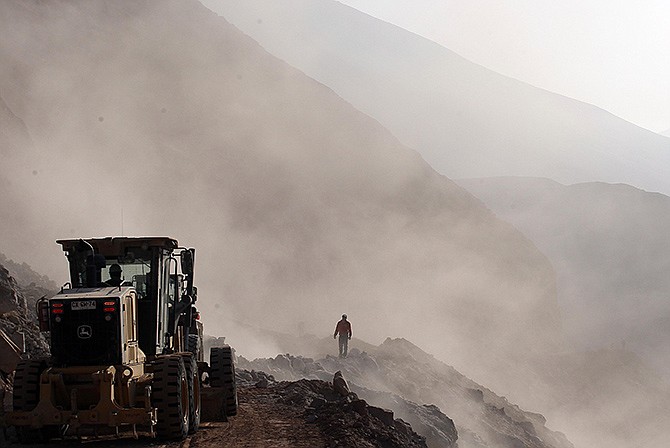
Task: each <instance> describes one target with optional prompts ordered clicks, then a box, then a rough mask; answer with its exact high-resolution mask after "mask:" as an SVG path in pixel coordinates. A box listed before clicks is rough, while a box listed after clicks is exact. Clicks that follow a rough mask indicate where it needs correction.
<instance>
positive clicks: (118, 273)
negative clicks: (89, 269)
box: [105, 263, 123, 286]
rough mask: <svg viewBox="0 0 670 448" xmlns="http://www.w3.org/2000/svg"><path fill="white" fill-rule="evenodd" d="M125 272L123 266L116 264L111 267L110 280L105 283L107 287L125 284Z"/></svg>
mask: <svg viewBox="0 0 670 448" xmlns="http://www.w3.org/2000/svg"><path fill="white" fill-rule="evenodd" d="M122 277H123V270H122V269H121V266H119V265H118V264H116V263H114V264H113V265H111V266H110V267H109V279H108V280H107V281H106V282H105V285H106V286H119V285H120V284H121V283H123V278H122Z"/></svg>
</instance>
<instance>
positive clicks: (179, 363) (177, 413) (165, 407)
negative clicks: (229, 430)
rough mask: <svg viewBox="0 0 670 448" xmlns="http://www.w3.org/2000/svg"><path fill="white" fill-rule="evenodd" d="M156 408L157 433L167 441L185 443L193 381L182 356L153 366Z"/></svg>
mask: <svg viewBox="0 0 670 448" xmlns="http://www.w3.org/2000/svg"><path fill="white" fill-rule="evenodd" d="M153 375H154V380H153V385H152V387H151V401H152V405H153V406H154V407H155V408H156V409H157V412H158V421H157V423H156V433H157V434H158V437H160V438H161V439H164V440H183V439H185V438H186V436H187V435H188V429H189V407H190V403H191V402H192V401H193V400H192V397H191V396H190V394H191V392H192V388H190V387H189V377H188V376H187V375H186V367H185V366H184V361H183V359H182V358H181V356H179V355H171V356H165V357H161V358H157V359H156V360H155V361H154V363H153Z"/></svg>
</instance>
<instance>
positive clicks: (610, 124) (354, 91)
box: [205, 0, 670, 194]
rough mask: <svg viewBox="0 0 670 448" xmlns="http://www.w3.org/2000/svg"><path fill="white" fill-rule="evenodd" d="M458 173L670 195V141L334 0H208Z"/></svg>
mask: <svg viewBox="0 0 670 448" xmlns="http://www.w3.org/2000/svg"><path fill="white" fill-rule="evenodd" d="M205 3H206V4H208V5H209V6H210V7H211V8H212V9H214V10H216V11H219V12H220V13H221V14H222V15H223V16H224V17H226V19H227V20H229V21H230V22H231V23H233V24H234V25H236V26H238V27H239V28H240V29H241V30H242V31H244V32H245V33H247V34H248V35H250V36H252V37H253V38H254V39H256V40H257V41H258V42H260V43H261V44H262V45H263V46H264V47H265V48H267V49H268V51H270V52H271V53H272V54H274V55H276V56H277V57H279V58H281V59H283V60H286V61H287V62H289V63H290V64H291V65H293V66H295V67H298V68H299V69H301V70H303V71H304V72H305V73H307V74H308V75H309V76H311V77H313V78H314V79H316V80H318V81H320V82H323V83H324V84H325V85H327V86H329V87H331V88H332V89H333V90H335V91H336V92H337V93H338V94H339V95H341V96H342V97H343V98H344V99H346V100H347V101H349V102H351V103H352V104H353V105H354V106H355V107H357V108H358V109H360V110H361V111H363V112H365V113H367V114H369V115H370V116H372V117H374V118H376V119H377V120H379V121H380V123H382V124H383V125H384V126H385V127H387V128H388V129H389V130H391V132H393V133H394V135H396V136H397V137H398V138H399V139H400V140H401V141H402V142H403V143H405V144H407V145H409V146H410V147H412V148H415V149H417V150H418V151H419V152H420V153H421V154H422V156H423V157H425V158H426V160H428V161H429V162H430V163H431V165H432V166H433V167H435V168H436V169H437V170H438V171H440V172H441V173H444V174H446V175H448V176H450V177H458V178H460V177H489V176H502V175H504V176H542V177H548V178H551V179H555V180H558V181H561V182H568V183H572V182H584V181H607V182H625V183H628V184H631V185H635V186H637V187H640V188H645V189H648V190H651V191H661V192H664V193H666V194H667V193H670V181H668V176H667V175H666V173H664V172H663V170H659V169H658V167H660V166H668V165H670V139H669V138H667V137H663V136H660V135H658V134H655V133H653V132H650V131H647V130H645V129H642V128H639V127H637V126H635V125H633V124H631V123H628V122H626V121H624V120H622V119H620V118H617V117H615V116H613V115H611V114H610V113H608V112H606V111H604V110H602V109H599V108H597V107H595V106H592V105H589V104H585V103H582V102H579V101H575V100H572V99H570V98H566V97H563V96H560V95H556V94H552V93H550V92H547V91H545V90H542V89H538V88H535V87H533V86H530V85H528V84H525V83H522V82H519V81H516V80H514V79H510V78H507V77H504V76H502V75H500V74H498V73H495V72H493V71H491V70H488V69H486V68H484V67H481V66H479V65H476V64H473V63H471V62H470V61H467V60H465V59H463V58H462V57H460V56H458V55H457V54H455V53H453V52H452V51H450V50H448V49H447V48H444V47H441V46H439V45H438V44H436V43H434V42H431V41H429V40H427V39H424V38H421V37H419V36H417V35H414V34H412V33H410V32H408V31H405V30H403V29H401V28H398V27H396V26H393V25H390V24H388V23H385V22H382V21H380V20H378V19H375V18H374V17H371V16H369V15H367V14H364V13H361V12H359V11H357V10H355V9H352V8H350V7H348V6H345V5H342V4H340V3H339V2H337V1H334V0H282V1H272V2H269V1H260V0H256V1H254V0H222V1H206V2H205Z"/></svg>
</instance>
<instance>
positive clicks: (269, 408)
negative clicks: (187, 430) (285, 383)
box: [184, 387, 328, 448]
mask: <svg viewBox="0 0 670 448" xmlns="http://www.w3.org/2000/svg"><path fill="white" fill-rule="evenodd" d="M279 398H280V395H279V393H278V392H277V390H275V389H270V388H254V387H252V388H244V389H240V390H239V400H240V407H239V412H238V414H237V416H236V417H234V418H232V419H230V421H229V422H228V423H223V422H221V423H219V422H209V423H206V426H205V427H202V428H201V429H200V430H199V431H198V433H197V434H196V435H195V436H193V437H192V438H191V440H190V445H189V446H188V448H210V447H211V448H214V447H220V448H233V447H239V448H246V447H248V448H256V447H277V448H281V447H291V448H303V447H304V448H319V447H326V446H328V445H327V442H326V441H325V440H324V437H323V436H322V434H321V432H320V430H319V427H318V426H316V425H314V424H310V423H307V422H306V421H305V418H304V417H303V416H302V413H301V412H300V411H299V410H298V409H296V408H293V407H289V406H287V405H285V404H282V403H281V402H279ZM184 448H187V447H184Z"/></svg>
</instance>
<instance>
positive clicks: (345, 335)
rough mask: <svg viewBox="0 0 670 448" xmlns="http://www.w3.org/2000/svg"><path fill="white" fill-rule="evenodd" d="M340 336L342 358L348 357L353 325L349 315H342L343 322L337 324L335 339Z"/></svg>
mask: <svg viewBox="0 0 670 448" xmlns="http://www.w3.org/2000/svg"><path fill="white" fill-rule="evenodd" d="M338 334H339V335H340V340H339V343H340V358H346V357H347V351H348V349H349V339H351V334H352V333H351V323H349V321H348V320H347V315H346V314H343V315H342V320H341V321H339V322H338V323H337V325H336V326H335V334H333V339H335V338H337V335H338Z"/></svg>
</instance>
